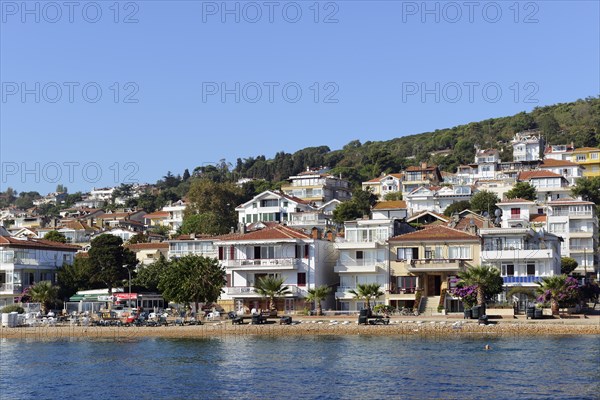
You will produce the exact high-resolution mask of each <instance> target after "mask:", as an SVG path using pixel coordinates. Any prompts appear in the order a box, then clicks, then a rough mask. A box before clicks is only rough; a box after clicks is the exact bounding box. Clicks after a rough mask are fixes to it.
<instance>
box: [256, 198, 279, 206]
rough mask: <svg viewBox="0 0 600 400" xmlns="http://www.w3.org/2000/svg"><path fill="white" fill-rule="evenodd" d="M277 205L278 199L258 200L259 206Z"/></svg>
mask: <svg viewBox="0 0 600 400" xmlns="http://www.w3.org/2000/svg"><path fill="white" fill-rule="evenodd" d="M278 205H279V200H277V199H268V200H261V202H260V206H261V207H277V206H278Z"/></svg>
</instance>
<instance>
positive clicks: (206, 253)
mask: <svg viewBox="0 0 600 400" xmlns="http://www.w3.org/2000/svg"><path fill="white" fill-rule="evenodd" d="M189 255H197V256H204V257H210V258H217V252H216V251H201V250H169V256H171V257H183V256H189Z"/></svg>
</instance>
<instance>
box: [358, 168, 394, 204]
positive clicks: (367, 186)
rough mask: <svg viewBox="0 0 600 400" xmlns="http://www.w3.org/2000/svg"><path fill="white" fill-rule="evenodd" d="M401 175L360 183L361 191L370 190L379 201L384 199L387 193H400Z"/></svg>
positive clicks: (391, 175)
mask: <svg viewBox="0 0 600 400" xmlns="http://www.w3.org/2000/svg"><path fill="white" fill-rule="evenodd" d="M403 177H404V175H403V174H387V175H383V176H381V177H379V178H375V179H371V180H369V181H366V182H363V183H362V189H363V190H370V191H371V193H373V194H374V195H376V196H377V197H378V198H379V199H380V200H383V199H384V198H385V195H386V194H388V193H396V192H401V191H402V179H403Z"/></svg>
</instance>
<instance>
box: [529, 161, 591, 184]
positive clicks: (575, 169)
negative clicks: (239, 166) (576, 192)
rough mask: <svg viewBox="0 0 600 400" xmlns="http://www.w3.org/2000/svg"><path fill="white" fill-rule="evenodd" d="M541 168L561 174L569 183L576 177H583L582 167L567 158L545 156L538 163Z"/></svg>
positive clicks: (572, 182) (574, 180) (573, 182)
mask: <svg viewBox="0 0 600 400" xmlns="http://www.w3.org/2000/svg"><path fill="white" fill-rule="evenodd" d="M539 168H540V169H541V170H545V171H550V172H554V173H555V174H558V175H562V176H564V177H565V179H566V180H567V181H568V182H569V185H574V184H575V182H576V180H577V179H578V178H581V177H583V171H584V168H583V167H582V166H581V165H579V164H577V163H574V162H571V161H567V160H560V159H559V160H557V159H554V158H546V159H544V161H542V163H541V164H540V166H539Z"/></svg>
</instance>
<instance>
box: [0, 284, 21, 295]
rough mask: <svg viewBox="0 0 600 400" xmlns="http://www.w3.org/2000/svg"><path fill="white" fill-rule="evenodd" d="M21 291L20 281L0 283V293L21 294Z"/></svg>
mask: <svg viewBox="0 0 600 400" xmlns="http://www.w3.org/2000/svg"><path fill="white" fill-rule="evenodd" d="M21 293H23V285H21V284H20V283H3V284H0V294H21Z"/></svg>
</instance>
